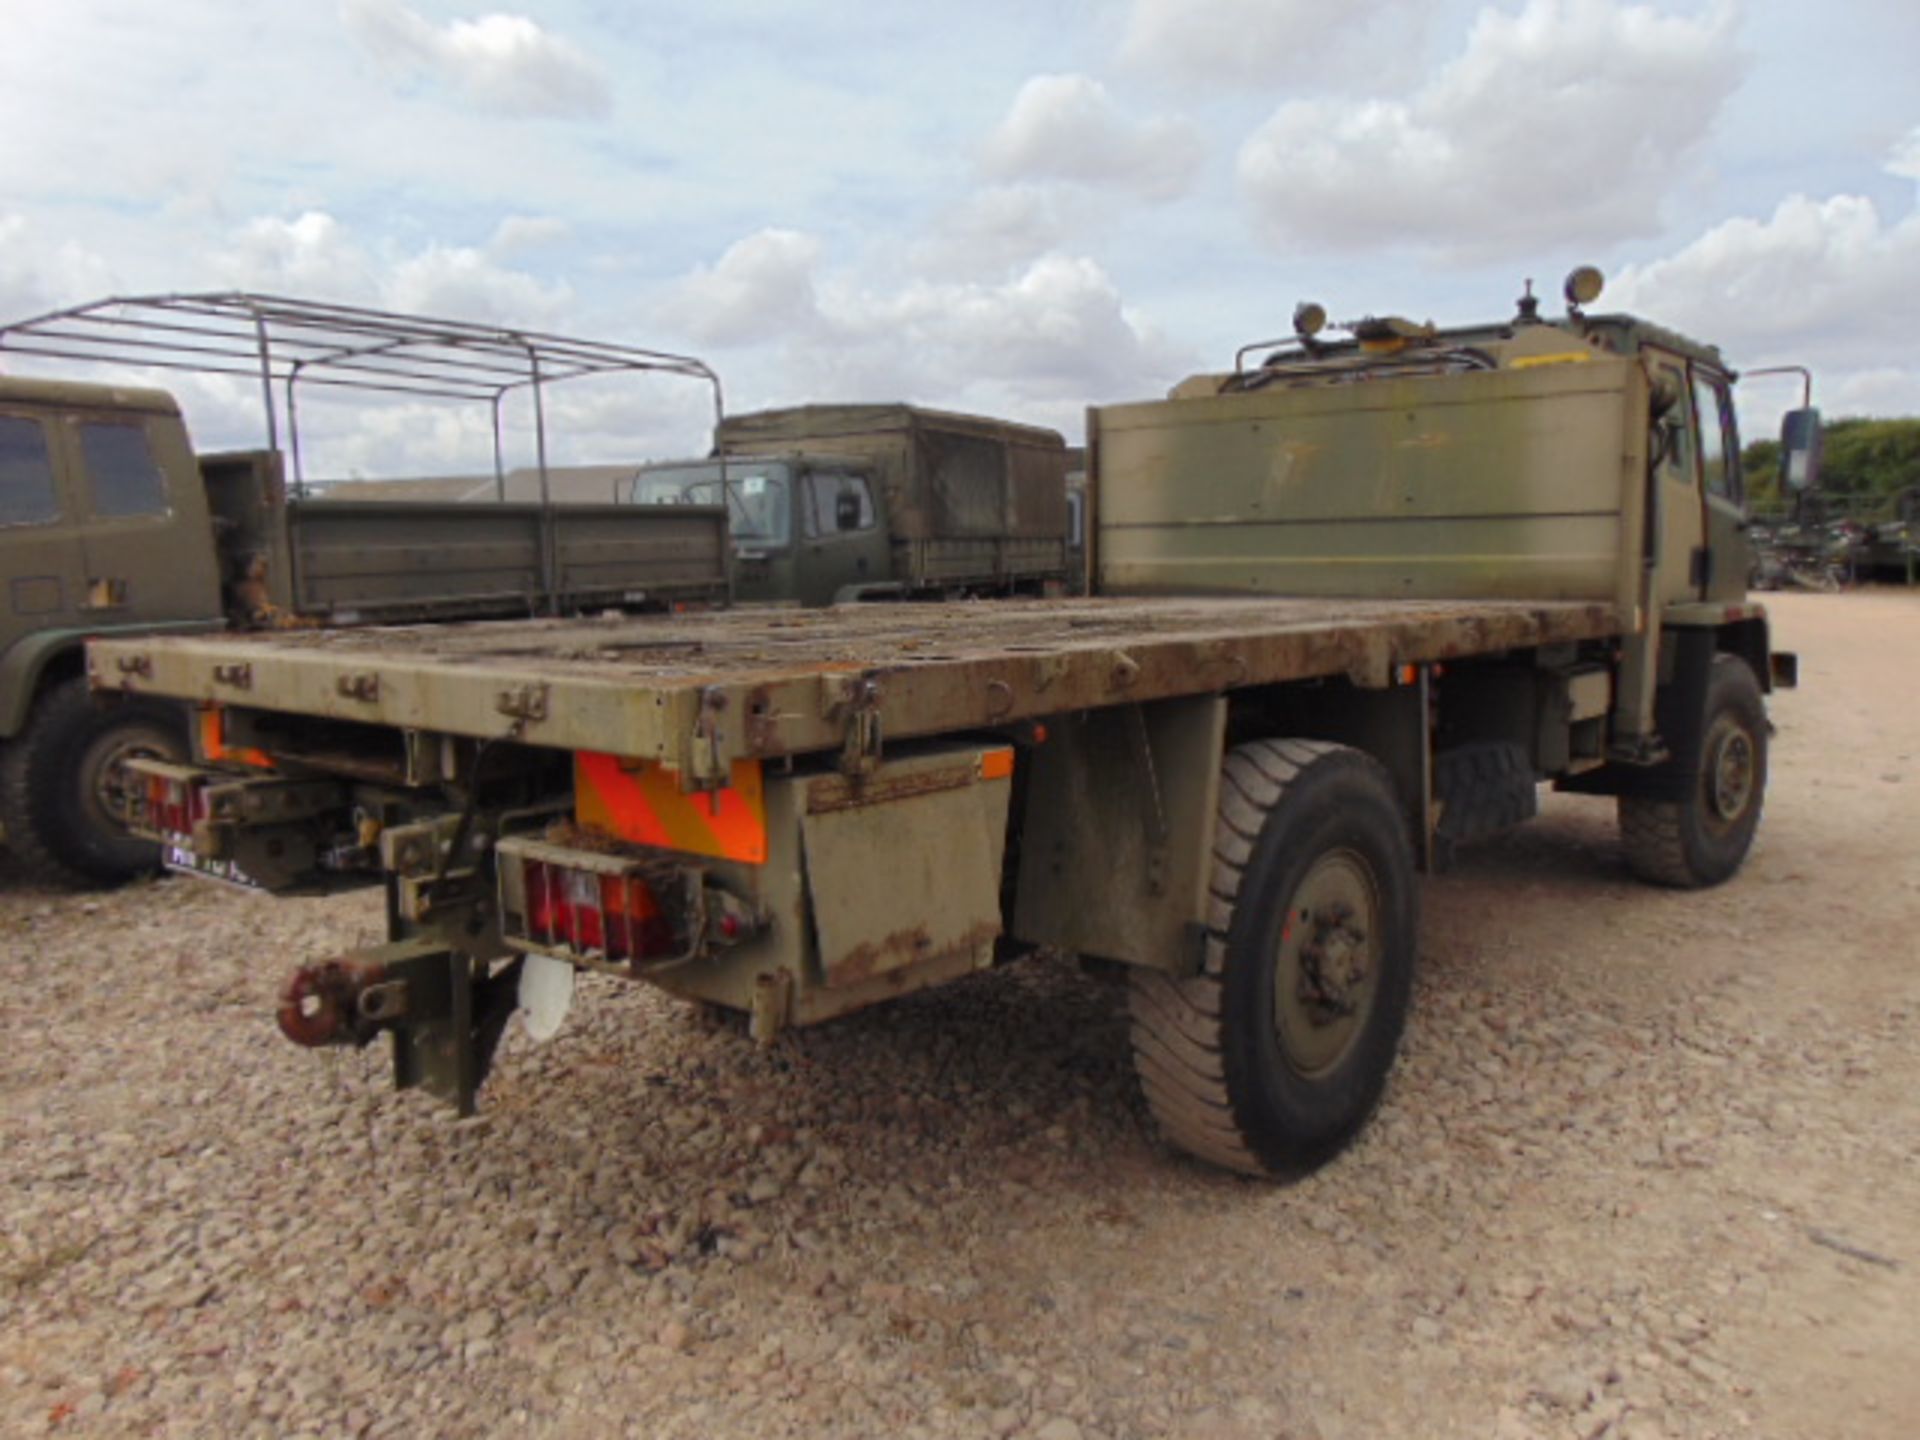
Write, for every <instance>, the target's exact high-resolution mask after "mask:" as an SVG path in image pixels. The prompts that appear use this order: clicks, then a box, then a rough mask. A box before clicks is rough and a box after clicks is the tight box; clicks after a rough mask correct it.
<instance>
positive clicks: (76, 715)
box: [0, 295, 727, 881]
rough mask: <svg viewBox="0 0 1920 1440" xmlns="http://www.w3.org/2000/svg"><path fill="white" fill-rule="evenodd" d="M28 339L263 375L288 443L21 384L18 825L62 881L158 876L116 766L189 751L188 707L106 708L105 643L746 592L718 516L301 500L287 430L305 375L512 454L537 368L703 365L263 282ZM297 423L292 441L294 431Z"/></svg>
mask: <svg viewBox="0 0 1920 1440" xmlns="http://www.w3.org/2000/svg"><path fill="white" fill-rule="evenodd" d="M9 352H11V353H18V354H27V355H40V356H51V357H59V358H62V359H64V360H68V361H72V360H86V361H109V362H120V363H121V364H123V365H141V366H155V365H158V366H161V367H164V368H187V369H194V370H200V371H214V372H216V373H229V372H231V371H232V370H235V369H239V370H241V371H242V372H247V373H257V375H258V378H259V380H260V383H261V384H262V385H263V387H265V393H266V396H267V401H268V408H267V417H268V433H269V440H268V448H266V449H263V450H253V451H246V452H236V453H230V454H217V455H196V454H195V453H194V450H193V447H192V444H191V442H190V441H189V439H188V435H187V430H186V426H185V424H184V422H183V421H182V419H181V414H180V408H179V405H178V404H177V403H176V401H175V399H174V397H173V396H172V395H170V394H168V393H167V392H165V391H162V390H157V389H150V388H132V387H127V386H120V385H90V384H75V383H69V382H61V381H52V380H36V379H25V378H17V377H0V576H3V577H4V584H5V595H6V600H5V605H4V609H0V823H3V824H4V825H5V827H6V834H7V841H8V844H9V846H10V848H11V849H12V850H13V852H14V854H15V856H16V857H17V858H18V859H20V860H22V861H23V862H25V863H26V864H27V865H28V866H29V867H30V868H31V869H33V870H35V871H38V872H40V873H41V874H43V875H46V876H50V877H51V876H57V877H60V878H67V879H82V880H94V881H111V880H119V879H125V878H127V877H129V876H130V875H132V874H135V873H138V872H139V871H141V870H143V869H152V868H153V867H154V865H155V864H156V863H157V861H158V852H157V850H156V848H155V847H154V846H153V845H152V844H151V843H150V842H147V841H142V840H137V839H135V838H133V837H132V836H129V835H128V834H127V833H126V831H125V829H124V828H123V826H122V824H121V818H122V812H123V809H124V794H123V792H122V789H121V784H120V771H119V769H118V762H119V761H120V760H122V759H124V758H125V757H127V756H129V755H156V756H163V757H172V758H176V759H178V758H184V757H185V755H186V753H187V734H186V719H187V717H186V715H185V713H184V712H183V711H182V710H181V709H180V707H178V706H173V705H164V704H160V703H158V702H155V701H151V700H130V701H127V702H125V703H121V704H118V705H112V706H99V705H95V704H94V703H93V702H92V699H91V697H90V696H89V695H88V693H87V685H86V679H85V675H84V661H83V656H82V652H81V646H82V643H83V641H84V640H85V639H86V638H87V637H88V636H93V635H125V634H139V633H145V632H149V631H154V630H162V629H166V630H180V629H222V628H227V627H235V628H242V629H251V628H259V627H261V626H276V625H287V624H354V623H368V622H372V621H388V622H391V621H402V620H404V621H419V620H446V619H471V618H475V617H479V616H486V615H513V614H542V613H551V612H558V611H571V610H578V609H582V608H586V607H591V606H603V605H615V606H618V605H651V606H656V607H657V606H660V605H665V604H670V603H674V602H688V601H699V602H723V601H724V600H725V599H726V594H727V553H726V521H725V516H724V514H723V513H722V512H721V511H719V510H718V509H680V510H674V511H642V510H636V509H634V508H632V507H631V506H627V505H616V504H614V503H612V497H611V495H610V493H607V492H603V494H606V500H605V502H603V503H602V504H600V505H597V506H569V507H566V508H564V509H562V508H559V507H551V506H547V505H544V504H538V503H519V504H500V505H490V506H473V505H458V504H453V503H439V504H434V503H415V504H376V503H367V502H340V501H329V502H325V503H321V502H317V501H315V500H313V499H311V498H306V497H302V496H300V495H298V494H294V495H290V494H289V492H288V484H287V478H286V474H285V468H284V463H283V453H282V448H281V446H280V445H279V444H278V439H279V434H278V425H279V423H280V421H281V420H282V419H283V418H284V420H285V422H286V423H287V425H288V426H289V427H292V426H293V425H294V424H295V422H296V421H297V418H298V414H299V412H298V410H297V408H296V404H295V401H296V394H297V392H296V389H295V386H296V383H297V382H300V381H304V382H306V383H307V384H308V385H327V386H333V387H340V386H345V387H348V388H350V389H355V390H359V391H362V392H366V391H378V392H382V393H394V392H398V393H400V394H403V395H410V396H426V397H432V398H467V399H486V400H489V401H490V402H491V403H492V405H493V417H494V424H495V440H496V445H495V456H496V462H498V460H499V457H500V455H501V447H500V445H499V422H500V404H499V401H500V398H501V397H502V395H503V393H511V392H512V391H513V390H514V389H515V388H516V387H521V388H531V387H534V386H535V385H536V379H535V377H536V376H537V377H538V380H537V383H538V384H542V385H543V384H545V383H546V382H549V381H551V380H554V379H561V378H570V377H573V376H578V375H583V374H601V373H610V372H617V371H622V370H668V371H672V372H674V373H682V374H689V375H693V376H696V377H705V378H708V379H711V376H710V374H709V372H707V371H706V370H705V367H704V366H701V365H700V364H699V362H697V361H690V360H685V359H682V358H681V357H670V356H661V355H654V354H651V353H649V352H641V351H632V350H628V349H624V348H621V347H611V346H602V345H599V344H597V343H593V342H582V341H570V340H563V339H561V338H559V337H541V336H535V337H527V336H521V335H514V336H511V337H509V336H505V335H503V334H501V333H500V332H496V331H492V330H489V329H487V328H485V327H479V326H471V325H463V324H459V323H457V322H449V321H442V320H427V319H424V318H421V317H412V316H396V315H386V314H378V313H375V312H370V311H347V310H342V309H340V308H338V307H331V306H315V305H311V304H304V303H301V302H295V301H286V300H280V299H276V298H272V297H264V296H242V295H222V296H173V297H165V298H163V299H157V300H135V301H126V300H115V301H105V302H101V303H100V304H98V305H94V306H87V307H82V308H81V309H79V310H72V311H62V312H59V313H57V314H55V315H51V316H42V317H38V318H36V319H34V320H29V321H23V322H20V323H18V324H15V325H10V326H6V327H0V355H3V354H6V353H9ZM530 367H531V373H530ZM541 367H544V369H542V368H541ZM276 385H280V386H283V387H284V393H285V399H284V404H276V396H275V387H276ZM716 393H717V392H716ZM287 439H288V441H289V444H291V445H293V446H295V447H296V450H295V453H296V457H297V453H298V452H297V430H291V429H290V433H289V434H288V436H287ZM541 441H542V443H541V447H540V448H541V451H542V471H541V473H542V475H543V477H544V473H545V472H544V449H545V447H544V434H543V435H542V436H541ZM294 488H295V490H296V491H298V490H299V489H300V488H303V487H301V486H300V485H299V483H298V481H297V480H296V484H295V487H294Z"/></svg>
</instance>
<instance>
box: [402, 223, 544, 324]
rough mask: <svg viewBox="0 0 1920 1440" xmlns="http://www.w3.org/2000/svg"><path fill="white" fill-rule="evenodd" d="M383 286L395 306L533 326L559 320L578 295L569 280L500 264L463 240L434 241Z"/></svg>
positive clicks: (406, 262) (458, 317) (403, 265)
mask: <svg viewBox="0 0 1920 1440" xmlns="http://www.w3.org/2000/svg"><path fill="white" fill-rule="evenodd" d="M382 288H383V290H384V293H385V298H386V303H387V304H388V305H390V306H392V308H394V309H395V310H403V311H408V312H411V313H415V314H420V315H441V316H445V317H446V318H448V319H451V320H474V321H480V322H483V323H488V324H495V325H525V326H529V327H533V328H550V327H552V326H555V325H557V324H559V323H560V321H561V319H562V317H563V316H564V315H565V314H566V312H567V308H568V306H569V305H570V304H571V303H572V301H573V292H572V290H571V289H569V288H568V287H567V286H566V285H565V284H547V283H545V282H543V281H541V280H539V279H537V278H536V277H534V276H532V275H529V274H527V273H526V272H524V271H520V270H510V269H508V268H506V267H505V266H503V265H496V264H494V263H493V261H491V260H489V259H488V258H487V257H486V255H485V254H483V253H482V252H480V251H478V250H474V249H469V248H468V247H466V246H461V245H438V244H435V245H429V246H428V247H427V248H426V249H425V250H423V251H421V252H420V253H419V254H417V255H413V256H410V257H408V258H407V259H405V260H402V261H400V262H399V263H398V264H396V265H395V266H394V267H393V271H392V275H391V277H390V278H389V279H388V280H387V281H386V283H385V285H384V286H383V287H382Z"/></svg>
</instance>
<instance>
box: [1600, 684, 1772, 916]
mask: <svg viewBox="0 0 1920 1440" xmlns="http://www.w3.org/2000/svg"><path fill="white" fill-rule="evenodd" d="M1766 793H1767V708H1766V702H1765V701H1764V700H1763V699H1762V698H1761V695H1760V682H1759V680H1758V679H1757V678H1755V676H1754V673H1753V667H1752V666H1750V665H1748V664H1747V662H1746V661H1744V660H1742V659H1741V658H1740V657H1739V656H1737V655H1727V654H1720V655H1716V656H1714V657H1713V670H1712V673H1711V674H1709V675H1708V677H1707V698H1706V724H1705V733H1704V734H1703V735H1702V737H1701V741H1700V773H1699V774H1698V775H1697V776H1696V777H1695V778H1694V780H1693V782H1692V784H1691V785H1690V786H1689V787H1688V789H1687V793H1686V797H1685V798H1684V799H1680V800H1650V799H1647V798H1645V797H1643V796H1636V795H1622V796H1621V797H1620V841H1621V845H1622V848H1624V849H1625V851H1626V856H1627V865H1628V867H1629V868H1630V869H1631V870H1632V871H1633V873H1634V874H1635V875H1637V876H1639V877H1640V878H1641V879H1642V880H1649V881H1652V882H1653V883H1654V884H1656V885H1672V886H1675V887H1677V888H1680V889H1688V890H1692V889H1699V888H1701V887H1703V886H1707V885H1718V884H1719V883H1720V882H1721V881H1722V880H1725V879H1726V878H1727V877H1728V876H1730V875H1732V874H1733V872H1734V871H1736V870H1738V869H1739V868H1740V865H1741V863H1742V862H1743V861H1744V860H1745V859H1746V858H1747V851H1748V850H1749V849H1750V848H1751V847H1752V845H1753V832H1754V831H1755V830H1756V829H1758V828H1759V825H1760V806H1761V802H1762V801H1763V800H1764V799H1765V798H1766Z"/></svg>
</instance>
